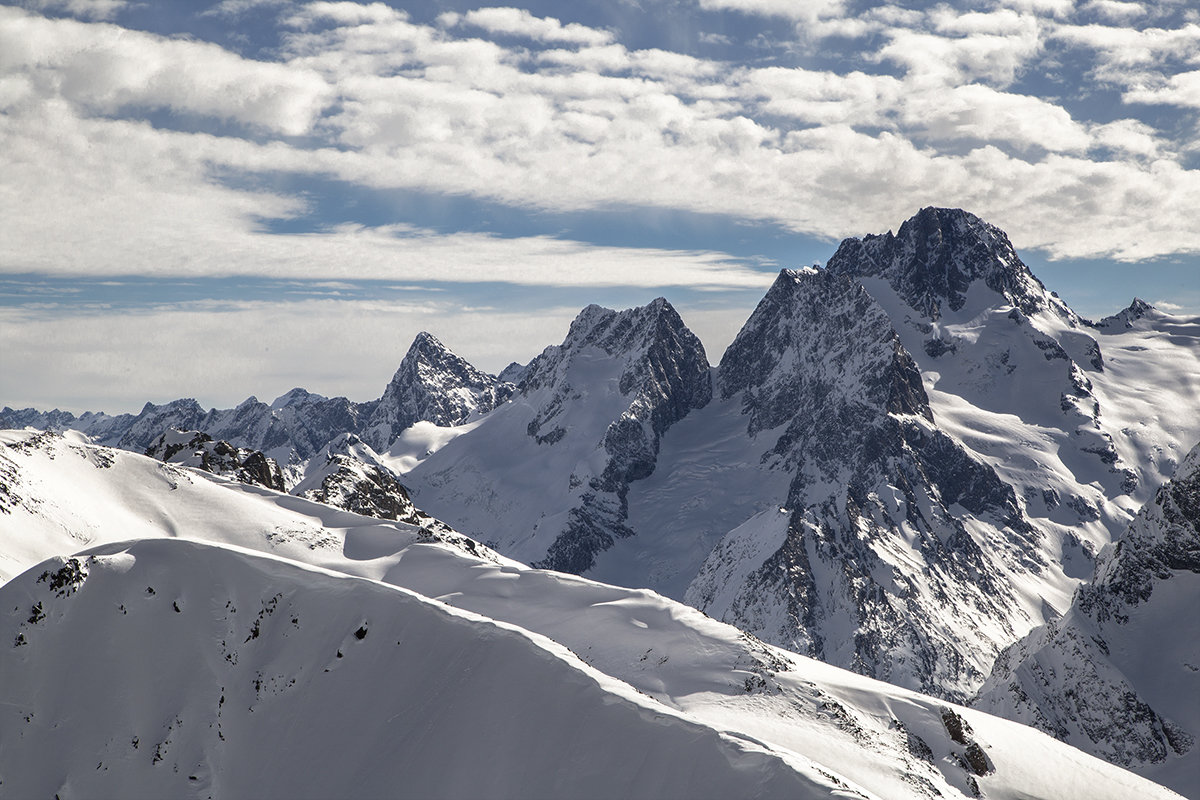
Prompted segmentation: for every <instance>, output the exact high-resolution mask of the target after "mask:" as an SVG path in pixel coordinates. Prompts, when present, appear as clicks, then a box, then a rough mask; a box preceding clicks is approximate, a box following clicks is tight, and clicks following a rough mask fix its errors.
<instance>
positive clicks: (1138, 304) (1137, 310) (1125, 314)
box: [1095, 297, 1158, 330]
mask: <svg viewBox="0 0 1200 800" xmlns="http://www.w3.org/2000/svg"><path fill="white" fill-rule="evenodd" d="M1157 313H1158V309H1157V308H1155V307H1154V306H1152V305H1150V304H1149V303H1147V302H1146V301H1145V300H1142V299H1141V298H1140V297H1135V298H1133V302H1132V303H1130V304H1129V306H1128V307H1127V308H1123V309H1121V310H1120V311H1118V312H1117V313H1116V314H1112V315H1110V316H1107V317H1105V318H1104V319H1102V320H1100V321H1099V322H1097V323H1096V324H1095V327H1097V328H1102V329H1110V330H1125V329H1126V328H1132V327H1133V323H1135V322H1137V321H1138V320H1139V319H1141V318H1142V317H1144V316H1147V315H1148V314H1157Z"/></svg>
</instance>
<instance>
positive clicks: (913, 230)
mask: <svg viewBox="0 0 1200 800" xmlns="http://www.w3.org/2000/svg"><path fill="white" fill-rule="evenodd" d="M826 268H827V269H828V270H829V271H830V272H832V273H834V274H836V275H846V276H850V277H857V278H864V277H882V278H885V279H886V280H887V281H888V282H889V283H890V284H891V285H892V287H893V288H895V290H896V292H897V294H899V295H900V296H901V297H903V298H904V300H905V301H906V302H907V303H908V305H909V306H910V307H911V308H912V309H914V310H915V311H916V312H918V313H919V314H920V315H921V316H923V317H925V318H926V319H929V320H938V319H940V318H941V317H942V315H943V312H944V309H947V308H948V309H950V310H954V311H958V310H960V309H962V308H963V306H964V305H965V304H966V302H967V292H968V290H970V288H971V286H972V284H974V283H975V282H976V281H982V282H983V283H984V284H985V285H986V286H987V287H988V288H989V289H991V290H992V291H993V292H995V293H997V294H999V295H1001V296H1003V297H1004V299H1005V300H1007V301H1008V303H1010V304H1011V305H1013V306H1016V307H1017V308H1019V309H1020V310H1021V311H1022V312H1023V313H1025V314H1034V313H1036V312H1038V311H1042V310H1045V309H1047V308H1049V307H1051V305H1056V306H1057V307H1059V308H1061V309H1063V310H1066V306H1065V305H1063V304H1062V303H1060V302H1058V301H1057V300H1055V299H1053V298H1052V297H1051V296H1050V294H1049V293H1048V292H1047V291H1046V287H1045V286H1043V285H1042V282H1041V281H1039V280H1038V279H1037V278H1036V277H1034V275H1033V273H1031V272H1030V271H1029V268H1028V267H1027V266H1025V264H1024V263H1023V262H1022V261H1021V259H1020V258H1018V257H1017V254H1016V251H1015V250H1014V249H1013V246H1012V243H1011V242H1009V240H1008V236H1007V235H1006V234H1005V233H1004V231H1002V230H1000V229H999V228H997V227H995V226H994V225H989V224H988V223H986V222H984V221H983V220H981V219H980V218H979V217H977V216H975V215H974V214H969V213H967V212H966V211H963V210H961V209H951V208H932V207H930V208H923V209H921V211H920V212H919V213H918V214H917V215H916V216H915V217H913V218H912V219H909V220H908V221H906V222H905V223H904V224H903V225H901V226H900V231H899V233H897V234H892V232H891V231H888V232H887V233H886V234H884V235H882V236H874V235H869V236H865V237H863V238H862V239H846V240H845V241H843V242H842V244H841V246H840V247H838V249H837V252H836V253H834V254H833V257H832V258H830V259H829V262H828V264H827V265H826Z"/></svg>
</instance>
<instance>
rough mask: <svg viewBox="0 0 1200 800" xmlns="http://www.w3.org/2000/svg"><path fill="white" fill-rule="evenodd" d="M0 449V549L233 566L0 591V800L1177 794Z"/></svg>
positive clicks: (869, 693)
mask: <svg viewBox="0 0 1200 800" xmlns="http://www.w3.org/2000/svg"><path fill="white" fill-rule="evenodd" d="M3 437H4V438H3V441H5V442H6V443H8V444H15V445H17V447H5V448H4V450H3V452H4V456H5V460H4V461H2V462H0V467H3V469H4V470H5V479H4V485H5V486H8V487H10V489H9V495H8V497H7V499H6V500H5V501H4V502H5V504H6V508H7V510H8V513H7V514H0V537H2V538H3V541H4V542H6V543H13V542H15V541H21V540H25V541H26V544H27V545H29V547H27V549H36V547H38V546H41V547H43V548H44V547H46V546H48V545H46V543H45V542H44V541H42V540H40V539H39V537H41V536H43V535H45V534H47V533H48V530H47V528H46V525H45V523H46V522H47V520H50V521H54V519H59V520H60V521H61V517H60V516H59V514H58V512H59V511H61V509H62V508H63V507H64V506H67V505H69V504H70V503H71V502H72V501H73V500H77V498H78V497H79V493H80V492H86V496H87V497H89V498H91V501H90V502H89V504H88V505H89V507H88V516H89V518H90V519H91V520H92V521H93V527H92V528H91V530H90V535H91V537H92V542H93V543H99V542H106V541H113V540H114V539H115V538H116V537H118V536H120V535H121V534H122V533H124V534H125V535H128V534H129V533H131V532H133V533H136V534H137V535H142V536H155V537H167V536H191V537H196V538H207V539H209V540H210V541H217V542H225V543H226V544H224V545H223V549H217V548H213V547H206V546H200V545H196V544H191V543H187V542H181V541H165V542H151V541H147V542H140V543H132V544H110V545H98V546H97V545H95V544H93V547H92V551H93V553H94V554H95V555H96V556H97V558H96V560H93V561H92V562H90V563H89V562H88V561H87V560H86V558H81V559H80V560H79V564H80V567H81V569H82V571H83V572H86V573H87V577H86V578H85V579H84V580H83V581H82V584H81V585H80V586H78V587H77V589H76V590H74V591H73V588H75V587H73V584H74V583H75V582H76V581H75V580H74V578H75V577H76V575H75V571H74V570H73V569H69V568H68V569H67V570H66V571H65V572H63V571H62V570H63V567H64V566H69V562H65V561H63V560H62V559H58V560H57V561H55V562H53V563H51V564H47V565H44V566H41V567H37V568H35V569H33V570H32V571H30V572H28V573H26V574H25V575H23V576H22V577H20V578H18V579H16V580H13V581H11V582H10V583H9V584H8V585H7V586H5V587H3V588H0V594H3V596H4V597H3V600H4V602H3V604H0V608H3V609H5V611H6V612H7V613H6V614H5V615H4V621H3V622H0V625H4V626H5V628H6V631H7V633H6V634H5V636H3V637H0V641H4V642H6V644H5V645H4V646H3V647H0V672H2V673H3V674H4V675H5V676H6V679H5V682H4V685H3V687H2V688H0V692H3V694H4V696H3V698H0V738H3V740H4V741H5V742H6V746H5V747H4V748H0V780H2V781H3V787H4V788H9V787H14V788H13V791H14V793H15V794H16V795H18V796H26V795H29V794H34V795H40V794H51V793H53V792H59V793H60V795H61V796H63V797H70V796H71V794H72V793H77V794H81V795H95V794H117V795H121V796H161V795H163V794H169V795H178V794H185V793H186V794H191V793H193V790H195V791H194V793H196V794H197V795H198V796H208V795H209V794H212V795H213V796H218V795H219V796H243V795H244V796H265V795H272V794H275V793H277V794H278V795H279V796H300V797H303V796H330V795H333V796H341V795H345V794H346V791H344V787H345V786H347V785H353V786H354V787H355V793H356V794H357V795H360V796H361V795H364V794H365V795H371V794H377V793H391V791H399V793H400V794H402V795H405V796H414V797H426V796H464V797H469V796H478V795H479V794H481V793H482V794H485V795H488V796H563V795H567V796H591V795H592V794H593V793H594V794H595V796H640V795H641V794H642V793H644V794H646V795H647V796H694V797H705V796H715V797H729V796H738V797H741V796H756V793H757V795H761V796H788V797H832V796H838V797H879V798H889V800H890V799H891V798H908V797H913V798H916V797H921V798H928V797H936V796H942V797H964V796H972V792H973V789H972V782H974V785H975V786H977V787H978V788H979V789H980V790H981V791H982V792H983V793H984V795H985V796H987V797H996V798H1018V797H1026V798H1027V797H1045V798H1051V797H1053V798H1074V797H1078V798H1085V797H1086V798H1122V797H1132V796H1137V797H1147V798H1154V797H1168V796H1173V795H1169V794H1168V793H1166V792H1165V791H1163V790H1160V789H1158V788H1156V787H1154V786H1153V785H1151V784H1147V783H1144V782H1142V781H1141V780H1140V779H1138V778H1136V777H1135V776H1133V775H1131V774H1129V773H1126V772H1123V771H1121V770H1119V769H1117V768H1114V767H1112V766H1110V765H1107V764H1104V763H1103V762H1100V761H1098V760H1095V759H1092V758H1089V757H1087V756H1084V755H1082V754H1081V753H1079V752H1078V751H1075V750H1073V749H1071V748H1069V747H1067V746H1066V745H1063V744H1061V743H1058V742H1055V741H1053V740H1051V739H1049V738H1048V737H1046V736H1045V735H1043V734H1040V733H1038V732H1036V731H1033V730H1031V729H1029V728H1025V727H1023V726H1020V725H1017V724H1014V723H1011V722H1005V721H1002V720H998V719H995V718H992V717H989V716H987V715H985V714H982V713H980V712H978V711H973V710H968V709H962V708H956V707H951V706H947V705H946V704H944V703H943V702H941V701H938V700H934V699H932V698H929V697H924V696H921V695H918V694H915V693H913V692H909V691H906V690H903V689H898V688H896V687H894V686H890V685H887V684H882V683H878V682H876V681H872V680H870V679H868V678H864V677H861V676H856V675H853V674H850V673H847V672H844V671H842V670H838V669H836V668H833V667H829V666H826V665H823V664H820V663H818V662H815V661H811V660H809V659H805V658H801V657H798V656H794V655H792V654H788V653H786V652H784V651H781V650H777V649H775V648H771V647H769V646H767V645H764V644H762V643H760V642H757V641H755V640H754V639H752V638H751V637H748V636H746V635H745V634H743V633H741V632H739V631H737V630H736V629H734V628H731V627H729V626H727V625H723V624H721V623H719V622H716V621H714V620H711V619H709V618H707V617H705V616H703V615H702V614H700V613H699V612H697V611H695V610H693V609H690V608H688V607H686V606H682V605H680V604H678V603H675V602H673V601H670V600H668V599H666V598H663V597H661V596H659V595H656V594H653V593H651V592H646V591H637V590H631V589H621V588H617V587H612V586H606V585H603V584H599V583H595V582H593V581H589V580H587V579H585V578H579V577H575V576H570V575H563V574H558V573H552V572H545V571H541V570H531V569H528V568H526V567H523V566H521V565H519V564H516V563H514V562H508V561H506V560H503V559H498V558H493V559H492V560H488V559H487V557H488V555H489V554H488V553H487V552H486V551H484V550H483V549H482V548H479V549H478V550H477V552H478V553H479V555H473V554H472V553H471V552H470V549H471V548H469V547H467V548H460V547H455V546H452V545H448V544H446V543H444V542H441V541H437V540H432V539H429V538H425V539H422V538H421V537H420V535H419V534H420V531H419V530H418V529H415V528H413V527H411V526H404V525H401V524H396V523H383V522H380V521H379V520H376V519H369V518H363V517H356V516H355V515H351V514H348V513H345V512H338V511H335V510H333V509H330V508H328V507H326V506H321V505H319V504H315V503H309V502H306V501H304V500H301V499H298V498H294V497H289V496H287V495H284V494H281V493H278V492H271V491H268V490H265V489H261V488H258V487H253V486H246V485H243V484H238V483H233V482H229V481H224V480H222V479H220V478H215V477H213V476H210V475H208V474H206V473H200V472H193V471H190V470H181V469H178V468H173V467H170V466H169V465H164V464H161V463H156V462H153V461H151V460H150V459H147V458H145V457H141V456H137V455H135V454H129V453H123V452H119V451H112V450H109V449H106V448H101V447H96V446H94V445H89V444H87V443H84V442H81V441H79V440H72V439H70V438H62V437H54V436H38V435H36V434H33V433H30V432H9V433H5V434H3ZM180 475H186V476H188V477H190V478H191V479H192V480H190V481H188V480H181V479H179V476H180ZM164 478H169V479H170V480H167V479H164ZM16 496H19V497H20V499H19V500H14V497H16ZM201 511H202V512H203V513H200V512H201ZM289 518H290V520H291V521H290V523H285V522H284V521H285V520H288V519H289ZM138 519H140V520H142V521H143V524H142V527H141V528H140V529H138V530H137V531H131V527H132V525H131V523H132V522H133V521H134V520H138ZM322 523H324V524H325V525H328V527H320V526H321V524H322ZM39 526H41V527H39ZM281 526H282V528H281ZM305 526H311V527H307V529H305ZM68 533H69V531H68ZM281 533H283V534H286V533H290V534H293V535H294V537H293V538H291V539H288V540H286V541H285V537H284V536H281ZM301 534H304V536H301ZM34 540H37V541H34ZM70 541H78V539H70V538H68V539H67V540H65V541H64V540H60V542H63V543H65V542H70ZM237 545H242V546H243V547H251V548H255V549H257V550H261V551H264V552H265V553H273V554H275V555H274V556H272V557H270V558H263V557H257V556H251V555H250V554H249V553H248V552H247V551H245V550H244V549H239V548H237V547H236V546H237ZM288 545H297V546H293V547H290V549H289V548H288ZM231 548H232V549H231ZM282 553H286V554H287V555H288V556H289V557H291V558H294V559H298V560H303V561H307V562H308V563H314V564H320V565H324V566H325V567H327V568H329V569H334V570H337V571H338V572H339V573H341V574H342V575H343V577H337V576H336V575H334V574H332V573H329V572H317V571H313V570H311V569H308V570H301V569H300V568H299V567H298V566H296V565H295V564H289V563H285V562H284V561H281V560H279V554H282ZM480 555H482V556H484V558H481V557H480ZM43 572H47V573H49V574H48V575H47V578H46V580H44V581H42V582H39V581H38V578H39V577H40V576H41V574H42V573H43ZM351 574H353V575H357V576H361V578H367V579H372V580H373V582H365V581H363V580H358V579H352V578H350V577H345V576H348V575H351ZM374 581H383V582H384V583H385V584H392V585H395V586H403V587H407V588H409V589H412V590H414V591H416V592H418V593H420V595H424V596H425V597H433V598H437V599H438V602H434V601H432V600H425V599H422V598H421V597H419V596H416V595H412V594H409V593H407V592H401V591H397V590H395V589H391V588H389V587H388V586H386V585H381V584H380V583H377V582H374ZM148 589H152V590H153V592H151V591H148ZM60 593H61V596H60ZM446 603H448V604H450V605H454V606H458V607H459V608H462V609H465V610H467V611H473V612H475V613H477V614H482V615H485V616H486V617H488V618H490V619H492V620H499V621H501V623H502V624H499V625H497V624H496V623H494V622H490V621H488V620H486V619H481V618H479V617H476V616H474V615H471V614H466V613H465V612H452V611H450V610H448V609H447V608H446V607H445V606H444V605H443V604H446ZM38 604H40V606H39V605H38ZM177 608H178V610H176V609H177ZM9 609H13V610H12V611H9ZM31 620H35V621H31ZM513 626H516V627H513ZM360 631H362V634H363V635H362V637H361V638H360V637H359V636H358V635H357V634H358V632H360ZM256 633H257V635H255V634H256ZM538 634H540V635H541V636H545V637H549V639H552V640H554V643H553V644H552V643H551V642H549V641H548V640H547V639H543V638H540V636H539V635H538ZM22 637H23V642H24V643H23V644H17V641H18V639H19V638H22ZM397 641H399V642H401V644H400V645H396V644H395V642H397ZM9 642H11V643H12V645H11V646H9V645H8V644H7V643H9ZM413 643H418V644H419V646H412V645H413ZM567 648H569V650H568V649H567ZM339 651H340V652H341V654H342V658H340V659H339V658H338V652H339ZM570 651H573V653H575V654H578V656H579V658H580V659H582V661H583V662H585V663H586V665H589V666H585V664H584V663H580V661H578V660H576V659H575V657H574V656H573V655H572V654H571V652H570ZM80 653H84V654H86V655H85V656H80V655H79V654H80ZM325 669H329V670H330V672H328V673H326V672H324V670H325ZM170 676H178V677H179V683H174V682H172V681H171V680H170V679H169V678H170ZM292 681H295V682H294V683H292ZM381 686H386V687H387V688H386V690H385V691H381V690H380V687H381ZM222 697H223V698H224V702H222V700H221V698H222ZM252 709H253V710H252ZM26 717H28V719H26ZM581 720H586V724H580V721H581ZM210 725H211V726H212V727H209V726H210ZM417 731H419V732H420V733H419V734H418V733H414V732H417ZM135 737H136V739H137V745H136V746H135V745H134V738H135ZM222 737H224V738H222ZM263 743H269V746H263ZM332 752H336V753H337V754H338V755H337V757H336V758H331V757H326V754H327V753H332ZM46 753H52V754H55V755H54V756H53V757H51V758H49V759H45V758H44V756H43V755H42V754H46ZM156 755H157V756H158V759H157V760H156ZM610 756H611V757H612V759H613V760H608V759H609V758H610ZM85 759H86V760H85ZM397 764H398V765H400V766H402V767H403V771H402V772H397V771H395V770H397V769H399V768H400V767H397V766H396V765H397ZM30 765H37V768H36V769H33V768H31V767H30ZM97 765H99V767H97ZM176 768H178V772H176V771H175V770H176ZM192 776H194V777H195V780H194V781H193V780H192ZM351 776H352V777H351ZM580 776H587V778H588V782H586V783H571V781H576V780H582V778H581V777H580ZM485 780H486V781H491V782H490V783H486V784H483V783H480V782H481V781H485ZM455 781H458V782H455ZM388 786H391V787H404V788H401V789H399V790H389V791H388V792H384V791H383V790H384V787H388ZM481 786H486V791H484V790H481V788H480V787H481ZM589 787H592V788H590V789H589ZM410 790H411V791H410Z"/></svg>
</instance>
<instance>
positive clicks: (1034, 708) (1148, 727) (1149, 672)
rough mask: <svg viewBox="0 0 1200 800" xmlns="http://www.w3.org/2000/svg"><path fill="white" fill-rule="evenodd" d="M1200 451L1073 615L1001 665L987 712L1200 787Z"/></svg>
mask: <svg viewBox="0 0 1200 800" xmlns="http://www.w3.org/2000/svg"><path fill="white" fill-rule="evenodd" d="M1197 603H1200V446H1197V447H1196V448H1195V449H1193V450H1192V451H1191V453H1190V454H1189V455H1188V456H1187V457H1186V458H1185V459H1184V460H1183V462H1182V463H1181V464H1180V466H1179V468H1178V471H1177V472H1176V476H1175V478H1174V480H1172V481H1171V482H1169V483H1167V484H1166V485H1164V486H1163V487H1161V488H1160V489H1159V490H1158V492H1157V493H1156V495H1155V497H1154V500H1153V501H1152V502H1150V503H1148V504H1147V505H1146V507H1145V508H1143V509H1142V511H1141V512H1140V513H1139V514H1138V516H1137V517H1135V518H1134V520H1133V522H1132V524H1130V526H1129V530H1128V531H1127V532H1126V534H1125V535H1124V537H1122V538H1121V539H1119V540H1118V541H1117V542H1116V543H1115V545H1113V546H1111V547H1109V548H1106V549H1105V551H1104V552H1103V553H1101V555H1100V558H1099V560H1098V562H1097V564H1096V571H1095V574H1094V575H1093V577H1092V580H1091V582H1090V583H1087V584H1085V585H1084V586H1082V587H1080V589H1079V591H1078V593H1077V594H1076V596H1075V601H1074V603H1073V605H1072V606H1071V609H1070V611H1069V612H1068V613H1067V614H1066V615H1065V616H1064V617H1063V618H1062V619H1061V620H1058V621H1055V622H1052V623H1050V624H1048V625H1046V626H1044V627H1042V628H1038V629H1037V630H1035V631H1033V632H1032V633H1031V634H1030V635H1029V636H1027V637H1025V638H1024V639H1023V640H1021V641H1020V642H1018V643H1017V644H1015V645H1013V646H1012V647H1011V648H1009V649H1008V650H1007V651H1005V652H1004V653H1003V654H1002V655H1001V657H1000V658H999V659H998V660H997V662H996V666H995V669H994V670H993V672H992V674H991V677H989V678H988V681H987V683H986V684H985V685H984V687H983V689H982V690H981V692H980V695H979V697H978V699H977V701H976V705H977V706H978V707H979V708H982V709H984V710H988V711H990V712H992V713H999V714H1001V715H1002V716H1006V717H1009V718H1010V719H1016V720H1018V721H1020V722H1024V723H1026V724H1029V725H1033V726H1035V727H1038V728H1041V729H1042V730H1044V731H1046V732H1047V733H1049V734H1051V735H1053V736H1056V737H1057V738H1059V739H1062V740H1063V741H1066V742H1068V743H1070V744H1072V745H1074V746H1076V747H1079V748H1080V749H1082V750H1084V751H1086V752H1090V753H1093V754H1095V755H1098V756H1100V757H1101V758H1104V759H1105V760H1107V761H1111V762H1113V763H1115V764H1120V765H1122V766H1125V767H1128V768H1130V769H1133V770H1134V771H1136V772H1141V773H1142V774H1145V775H1147V776H1153V779H1154V780H1158V781H1160V782H1162V783H1165V784H1167V785H1168V786H1171V787H1172V788H1175V789H1176V790H1178V791H1181V792H1183V793H1184V794H1191V793H1192V792H1194V791H1195V790H1196V789H1197V787H1200V752H1198V750H1197V748H1196V746H1195V744H1196V736H1197V735H1200V705H1198V704H1197V703H1196V698H1197V697H1200V621H1198V620H1197V619H1196V608H1197Z"/></svg>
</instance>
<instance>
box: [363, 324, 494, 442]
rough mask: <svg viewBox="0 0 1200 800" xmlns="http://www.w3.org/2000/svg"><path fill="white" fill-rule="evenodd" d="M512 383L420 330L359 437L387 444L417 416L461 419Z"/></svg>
mask: <svg viewBox="0 0 1200 800" xmlns="http://www.w3.org/2000/svg"><path fill="white" fill-rule="evenodd" d="M515 391H516V387H515V386H513V385H512V384H509V383H504V382H501V381H499V380H498V379H497V378H496V377H495V376H493V375H489V374H487V373H486V372H483V371H481V370H479V369H476V368H475V367H474V366H473V365H472V364H471V363H469V362H468V361H466V360H465V359H463V358H461V357H460V356H458V355H456V354H455V353H454V352H453V351H451V350H450V348H448V347H446V345H444V344H442V343H441V342H440V341H438V339H437V337H435V336H433V335H432V334H430V333H426V332H424V331H422V332H421V333H419V334H417V336H416V338H415V339H413V343H412V345H411V346H409V348H408V352H407V353H406V354H405V355H404V359H403V360H402V361H401V362H400V367H399V369H397V370H396V374H395V375H394V376H393V377H392V380H391V383H389V384H388V386H387V388H386V389H385V390H384V392H383V396H382V397H381V398H380V399H379V401H378V403H376V404H375V406H374V408H373V409H372V410H371V412H370V414H369V415H368V417H367V421H366V425H365V426H364V431H363V436H364V439H365V440H366V441H367V442H368V443H369V444H370V445H371V446H372V447H373V448H375V449H376V450H384V449H386V448H387V447H388V446H389V445H390V444H391V443H392V442H394V441H395V440H396V437H397V436H399V435H400V433H401V432H402V431H404V430H405V429H406V428H408V427H410V426H411V425H413V424H414V423H416V422H421V421H427V422H432V423H434V424H435V425H441V426H450V425H461V424H462V423H464V422H466V421H467V420H468V419H469V418H470V417H471V416H472V415H473V414H484V413H487V412H488V411H491V410H492V409H493V408H495V407H496V406H498V405H500V404H501V403H503V402H505V401H506V400H508V398H509V397H511V396H512V394H513V393H514V392H515Z"/></svg>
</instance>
